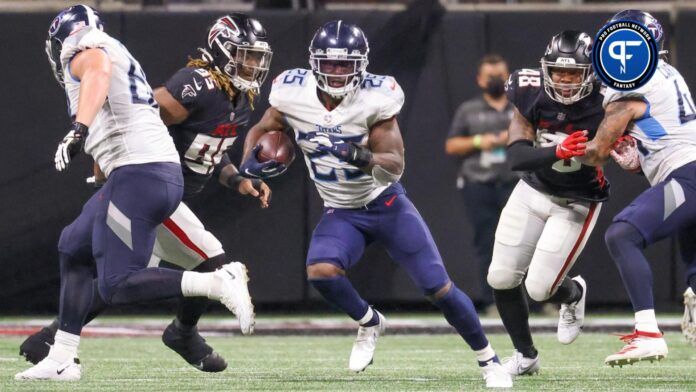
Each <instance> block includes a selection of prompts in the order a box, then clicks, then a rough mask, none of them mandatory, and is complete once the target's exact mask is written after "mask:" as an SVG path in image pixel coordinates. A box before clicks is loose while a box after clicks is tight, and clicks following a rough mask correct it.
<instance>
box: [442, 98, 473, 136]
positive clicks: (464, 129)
mask: <svg viewBox="0 0 696 392" xmlns="http://www.w3.org/2000/svg"><path fill="white" fill-rule="evenodd" d="M469 135H470V130H469V122H468V111H467V108H466V104H462V105H461V106H460V107H459V109H457V113H455V115H454V118H453V119H452V124H451V125H450V130H449V133H448V134H447V138H448V139H449V138H452V137H457V136H469Z"/></svg>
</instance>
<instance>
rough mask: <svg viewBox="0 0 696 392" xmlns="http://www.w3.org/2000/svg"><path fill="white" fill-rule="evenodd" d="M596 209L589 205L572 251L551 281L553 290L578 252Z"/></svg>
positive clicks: (595, 205) (594, 204)
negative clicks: (554, 278)
mask: <svg viewBox="0 0 696 392" xmlns="http://www.w3.org/2000/svg"><path fill="white" fill-rule="evenodd" d="M596 209H597V203H591V204H590V211H589V212H588V213H587V217H586V218H585V223H584V224H583V225H582V230H580V236H578V240H577V241H575V245H573V249H571V250H570V254H569V255H568V258H567V259H566V261H565V263H563V268H561V272H559V273H558V276H556V280H554V281H553V284H552V285H551V287H552V288H555V287H556V286H557V285H558V282H560V281H561V278H562V277H564V276H565V274H566V270H567V269H568V267H569V266H570V262H571V261H572V260H573V258H575V253H576V252H577V251H578V248H579V247H580V244H581V243H582V240H583V239H584V238H585V235H586V234H587V229H588V228H589V227H590V222H592V217H593V216H594V213H595V210H596Z"/></svg>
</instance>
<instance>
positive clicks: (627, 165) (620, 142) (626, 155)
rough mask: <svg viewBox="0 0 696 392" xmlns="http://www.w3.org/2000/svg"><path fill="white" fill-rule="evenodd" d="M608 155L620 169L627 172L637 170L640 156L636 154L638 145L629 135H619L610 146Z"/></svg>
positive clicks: (638, 169)
mask: <svg viewBox="0 0 696 392" xmlns="http://www.w3.org/2000/svg"><path fill="white" fill-rule="evenodd" d="M609 155H611V157H612V158H613V159H614V161H615V162H616V163H617V164H618V165H619V166H621V168H622V169H624V170H626V171H629V172H633V173H636V172H639V171H640V170H641V168H640V157H639V156H638V145H637V143H636V139H634V138H633V137H632V136H630V135H624V136H621V137H620V138H618V139H617V140H616V142H615V143H614V145H613V146H612V150H611V151H610V152H609Z"/></svg>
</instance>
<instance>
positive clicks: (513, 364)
mask: <svg viewBox="0 0 696 392" xmlns="http://www.w3.org/2000/svg"><path fill="white" fill-rule="evenodd" d="M502 366H503V368H504V369H505V371H507V372H508V374H510V375H511V376H524V375H527V376H531V375H533V374H535V373H539V368H540V362H539V354H537V356H536V357H535V358H527V357H525V356H524V355H522V353H521V352H519V351H517V350H515V352H513V353H512V356H511V357H510V358H505V359H503V364H502Z"/></svg>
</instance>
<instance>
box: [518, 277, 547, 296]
mask: <svg viewBox="0 0 696 392" xmlns="http://www.w3.org/2000/svg"><path fill="white" fill-rule="evenodd" d="M549 283H550V282H538V281H535V280H534V279H529V277H527V279H526V280H525V281H524V287H525V289H527V294H529V298H531V299H533V300H534V301H536V302H544V301H546V300H548V299H549V298H551V291H552V288H551V287H549V286H548V285H549Z"/></svg>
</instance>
